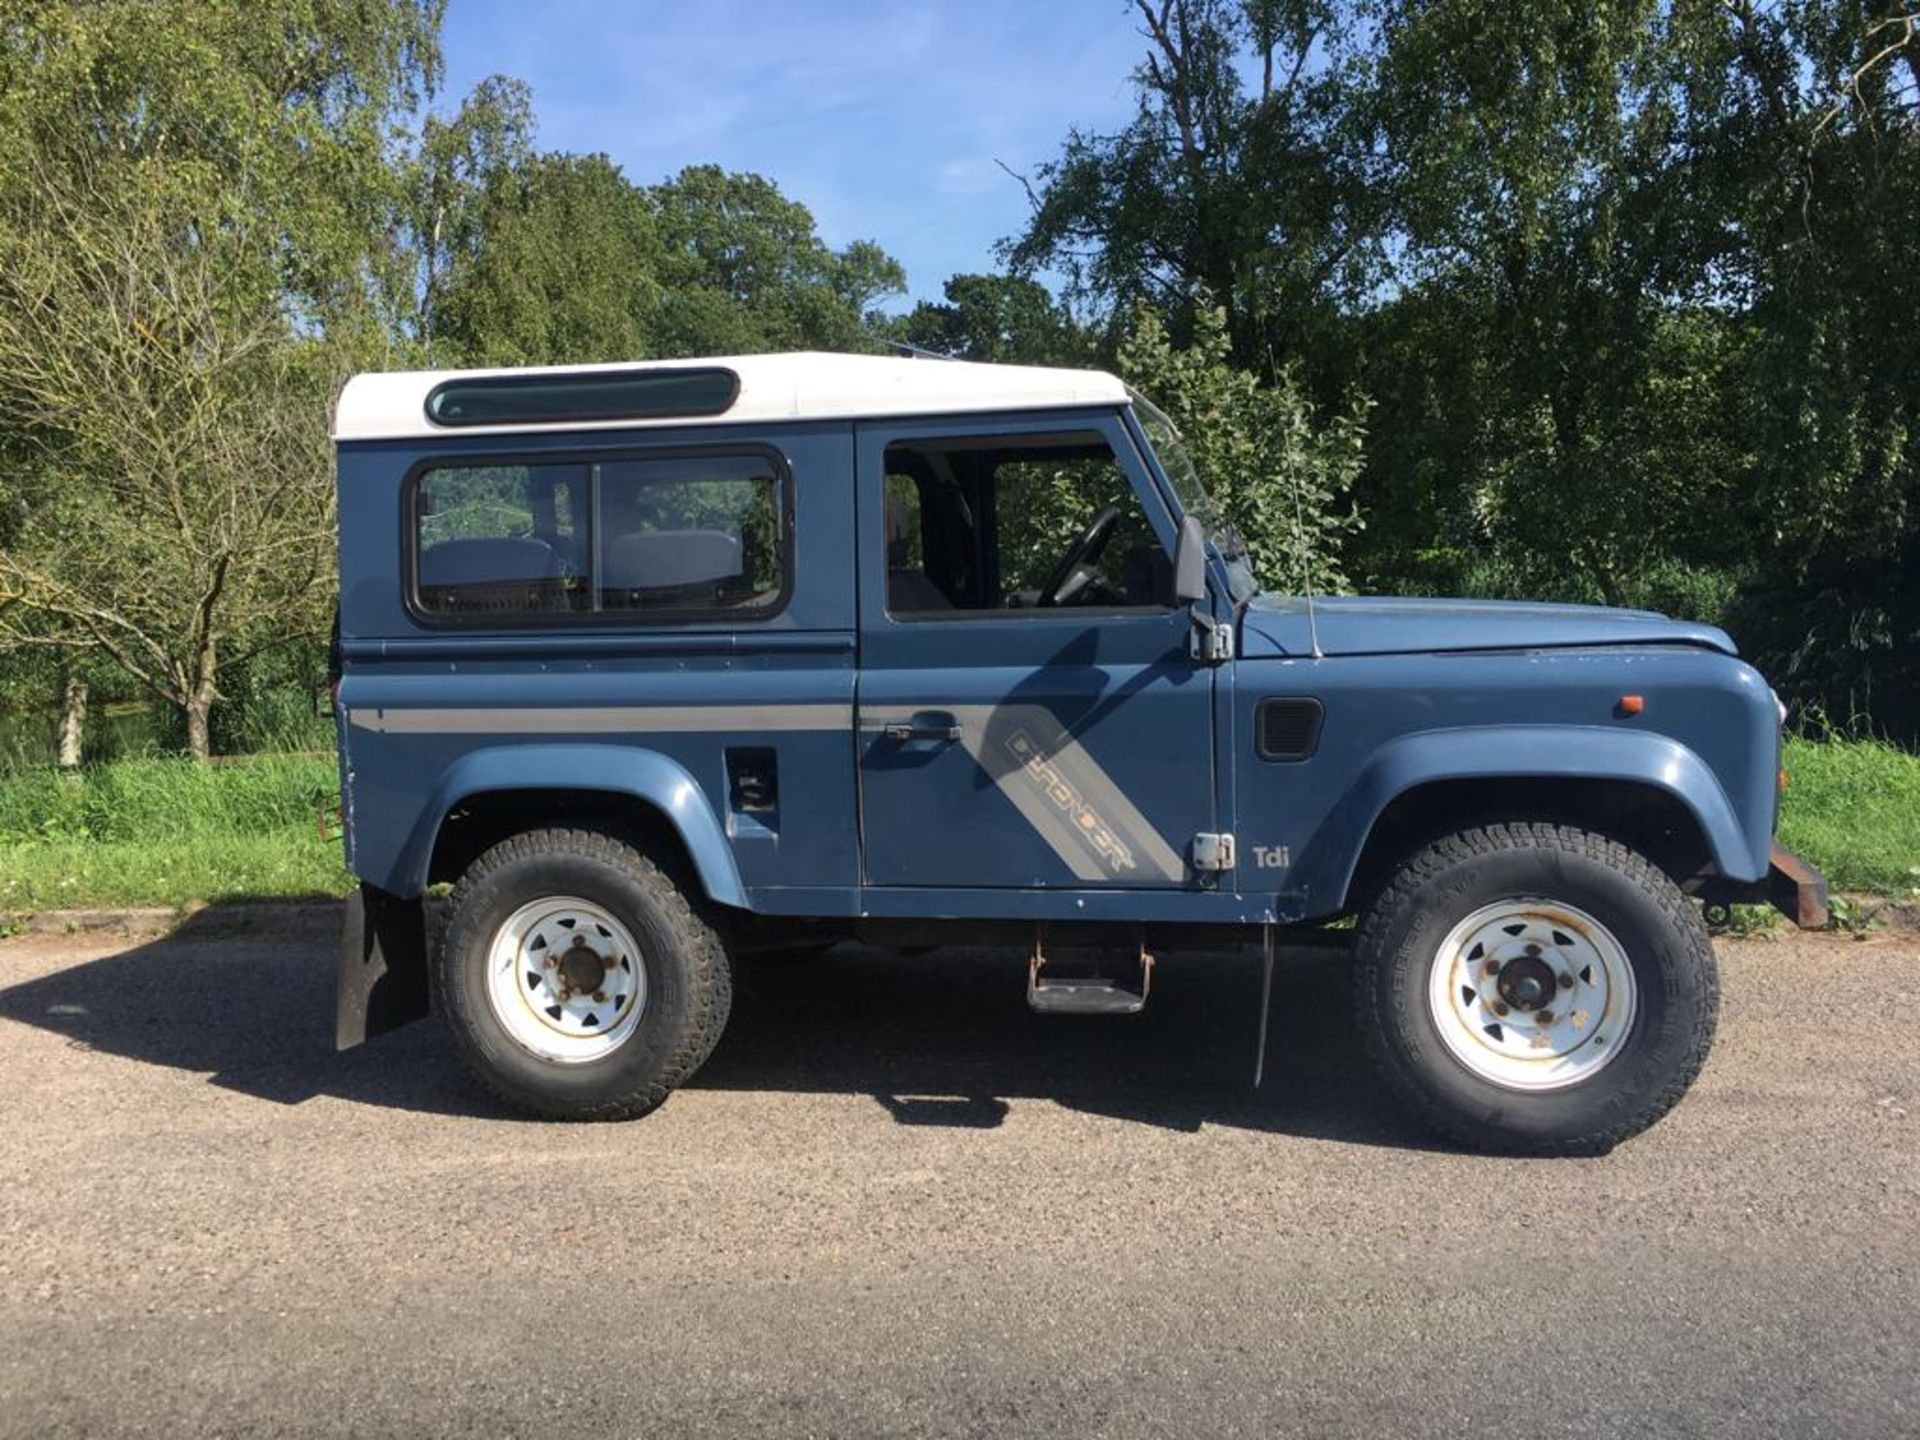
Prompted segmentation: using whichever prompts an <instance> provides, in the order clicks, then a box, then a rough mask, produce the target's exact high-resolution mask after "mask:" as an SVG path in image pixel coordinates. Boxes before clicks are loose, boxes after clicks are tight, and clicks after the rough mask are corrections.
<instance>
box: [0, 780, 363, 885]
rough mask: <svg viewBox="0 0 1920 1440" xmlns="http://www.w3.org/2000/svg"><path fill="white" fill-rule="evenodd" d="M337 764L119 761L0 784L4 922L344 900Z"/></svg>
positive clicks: (345, 880) (0, 881)
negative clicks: (92, 908)
mask: <svg viewBox="0 0 1920 1440" xmlns="http://www.w3.org/2000/svg"><path fill="white" fill-rule="evenodd" d="M337 798H338V787H337V783H336V779H335V770H334V766H333V762H332V760H330V759H328V758H325V757H320V756H290V755H285V756H283V755H269V756H259V757H255V758H252V759H248V760H245V761H238V762H234V763H230V764H221V765H194V764H192V763H190V762H188V761H186V760H176V759H143V760H119V761H115V762H113V763H111V764H107V765H101V766H96V767H94V768H92V769H90V770H88V771H86V772H85V773H84V775H82V776H81V777H80V778H78V779H69V778H66V777H63V776H60V775H56V774H54V773H52V772H50V771H38V772H34V773H31V774H25V775H18V776H13V777H10V778H7V779H0V913H20V912H29V911H35V910H48V909H56V908H63V907H69V906H87V905H174V906H177V905H184V904H187V903H188V902H190V901H196V900H225V899H235V898H239V897H243V896H244V897H256V898H273V899H284V898H288V897H297V896H315V895H343V894H345V893H346V891H347V889H348V888H349V886H350V884H351V881H350V880H349V879H348V877H347V872H346V869H345V867H344V866H343V865H342V863H341V855H340V842H339V840H338V839H332V840H327V839H322V838H321V835H320V831H319V826H318V824H317V818H316V817H317V815H318V813H319V811H320V809H321V808H322V807H323V806H324V807H326V808H327V809H329V810H331V809H332V808H333V806H334V805H335V803H336V801H337Z"/></svg>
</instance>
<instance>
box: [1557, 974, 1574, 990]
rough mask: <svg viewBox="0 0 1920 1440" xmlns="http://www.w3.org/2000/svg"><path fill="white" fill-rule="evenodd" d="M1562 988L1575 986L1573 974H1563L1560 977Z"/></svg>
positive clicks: (1566, 988)
mask: <svg viewBox="0 0 1920 1440" xmlns="http://www.w3.org/2000/svg"><path fill="white" fill-rule="evenodd" d="M1560 988H1561V989H1562V990H1571V989H1572V988H1573V977H1572V976H1571V975H1562V976H1561V977H1560Z"/></svg>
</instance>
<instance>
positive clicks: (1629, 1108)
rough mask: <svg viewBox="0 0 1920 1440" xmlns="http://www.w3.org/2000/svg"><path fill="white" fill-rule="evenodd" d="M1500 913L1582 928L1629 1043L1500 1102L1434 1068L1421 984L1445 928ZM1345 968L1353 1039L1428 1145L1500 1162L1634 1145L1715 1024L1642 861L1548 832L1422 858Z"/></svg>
mask: <svg viewBox="0 0 1920 1440" xmlns="http://www.w3.org/2000/svg"><path fill="white" fill-rule="evenodd" d="M1516 897H1526V898H1530V899H1538V900H1545V901H1549V902H1555V903H1559V904H1566V905H1572V906H1576V907H1578V908H1579V909H1580V910H1582V911H1584V912H1585V913H1587V914H1588V915H1591V916H1593V917H1594V918H1596V919H1598V920H1599V921H1600V922H1601V923H1602V924H1603V925H1604V926H1606V927H1607V928H1608V929H1609V930H1610V931H1611V932H1612V935H1613V937H1614V938H1615V939H1617V940H1618V942H1619V944H1620V946H1621V948H1622V949H1624V951H1625V953H1626V958H1627V962H1628V963H1629V964H1630V966H1631V968H1632V974H1633V982H1634V985H1635V987H1636V997H1637V1012H1636V1013H1635V1015H1634V1018H1633V1021H1632V1024H1631V1026H1630V1029H1629V1033H1628V1034H1627V1036H1626V1038H1625V1039H1624V1040H1622V1041H1619V1042H1618V1051H1617V1053H1616V1054H1615V1055H1614V1057H1613V1058H1612V1060H1610V1061H1609V1062H1608V1063H1607V1064H1606V1066H1605V1067H1604V1068H1602V1069H1600V1070H1599V1071H1598V1072H1597V1073H1595V1074H1593V1075H1592V1076H1591V1077H1590V1078H1587V1079H1583V1080H1581V1081H1580V1082H1579V1083H1577V1084H1575V1085H1573V1086H1571V1087H1570V1088H1566V1089H1560V1090H1550V1091H1544V1092H1536V1091H1516V1090H1513V1089H1509V1088H1505V1087H1503V1086H1501V1085H1497V1084H1494V1083H1491V1082H1490V1081H1488V1080H1487V1079H1484V1078H1482V1077H1481V1076H1479V1075H1476V1074H1475V1073H1473V1071H1471V1070H1470V1069H1469V1068H1468V1067H1467V1066H1466V1065H1465V1064H1463V1063H1462V1062H1461V1061H1460V1060H1459V1059H1457V1058H1456V1057H1455V1055H1453V1054H1452V1053H1450V1051H1449V1049H1448V1047H1447V1045H1446V1043H1444V1042H1443V1041H1442V1039H1441V1036H1440V1033H1439V1029H1438V1026H1437V1024H1436V1022H1435V1020H1434V1017H1433V1012H1432V1009H1431V1008H1430V1005H1429V999H1428V996H1429V988H1428V987H1429V980H1430V974H1431V968H1432V966H1433V965H1434V964H1435V963H1436V957H1437V956H1438V955H1439V953H1440V949H1441V947H1442V945H1443V943H1444V941H1445V939H1446V937H1447V936H1448V935H1449V932H1450V931H1452V930H1453V927H1455V926H1456V925H1458V924H1460V923H1462V922H1463V920H1464V918H1465V917H1467V916H1470V915H1473V914H1475V913H1476V911H1477V910H1479V909H1480V908H1481V907H1484V906H1488V905H1492V904H1497V903H1499V902H1501V901H1503V900H1509V899H1514V898H1516ZM1354 962H1355V963H1354V976H1353V980H1354V1002H1355V1011H1356V1014H1357V1016H1358V1021H1359V1027H1360V1031H1361V1034H1362V1036H1363V1037H1364V1039H1365V1042H1366V1044H1367V1047H1368V1049H1369V1050H1370V1051H1371V1052H1372V1054H1373V1057H1374V1060H1375V1062H1376V1064H1377V1065H1378V1066H1379V1068H1380V1071H1381V1073H1382V1075H1384V1076H1385V1078H1386V1080H1387V1083H1388V1084H1389V1085H1390V1086H1391V1087H1392V1089H1393V1090H1394V1092H1395V1093H1396V1094H1397V1095H1398V1096H1399V1097H1400V1099H1401V1100H1402V1101H1403V1102H1404V1103H1405V1104H1406V1105H1407V1107H1408V1108H1409V1109H1411V1110H1412V1111H1413V1112H1414V1113H1415V1114H1416V1115H1418V1116H1419V1117H1420V1118H1421V1119H1422V1120H1424V1121H1425V1122H1426V1124H1427V1125H1429V1126H1430V1127H1432V1128H1433V1129H1434V1130H1437V1131H1439V1132H1440V1133H1441V1134H1443V1135H1445V1136H1447V1137H1449V1138H1451V1139H1453V1140H1455V1141H1458V1142H1460V1143H1462V1144H1464V1145H1467V1146H1470V1147H1472V1148H1475V1149H1480V1150H1488V1151H1493V1152H1497V1153H1503V1154H1512V1155H1598V1154H1604V1153H1606V1152H1607V1151H1609V1150H1611V1149H1612V1148H1613V1147H1614V1146H1615V1145H1618V1144H1619V1143H1620V1142H1621V1141H1623V1140H1626V1139H1629V1138H1631V1137H1632V1136H1634V1135H1637V1134H1639V1133H1640V1132H1641V1131H1643V1130H1645V1129H1646V1128H1647V1127H1648V1126H1649V1125H1651V1124H1653V1123H1654V1122H1655V1121H1656V1120H1658V1119H1659V1118H1660V1117H1661V1116H1663V1115H1665V1114H1666V1113H1667V1112H1668V1111H1669V1110H1671V1109H1672V1108H1673V1107H1674V1105H1676V1104H1677V1103H1678V1102H1679V1100H1680V1098H1681V1096H1683V1095H1684V1094H1686V1092H1687V1088H1688V1087H1689V1086H1690V1085H1691V1084H1692V1083H1693V1080H1694V1078H1695V1077H1696V1076H1697V1075H1698V1074H1699V1073H1700V1068H1701V1066H1702V1065H1703V1064H1704V1063H1705V1061H1706V1058H1707V1051H1708V1048H1709V1047H1710V1045H1711V1043H1712V1040H1713V1032H1714V1025H1715V1022H1716V1019H1717V1018H1718V1014H1719V1005H1720V982H1719V972H1718V968H1717V966H1716V964H1715V962H1714V956H1713V947H1712V943H1711V941H1710V940H1709V938H1708V935H1707V930H1706V926H1705V925H1704V924H1703V923H1702V920H1701V917H1700V913H1699V911H1698V909H1697V908H1696V907H1695V906H1694V904H1693V903H1692V902H1691V901H1690V900H1688V899H1687V897H1686V896H1685V895H1683V894H1682V893H1681V892H1680V890H1679V888H1678V887H1677V886H1676V885H1675V884H1674V883H1673V881H1672V880H1671V879H1670V878H1668V876H1667V875H1666V874H1664V873H1663V872H1662V871H1660V870H1659V869H1658V868H1656V867H1655V866H1654V865H1653V864H1652V862H1650V861H1649V860H1648V859H1647V858H1646V857H1645V856H1644V855H1641V854H1639V853H1638V852H1636V851H1634V850H1632V849H1630V848H1628V847H1627V846H1625V845H1623V844H1621V843H1620V842H1618V841H1616V840H1610V839H1607V838H1605V837H1603V836H1600V835H1595V834H1591V833H1589V832H1587V831H1584V830H1579V829H1575V828H1572V827H1569V826H1564V825H1551V824H1529V823H1511V824H1498V825H1486V826H1482V827H1479V828H1475V829H1470V830H1462V831H1460V832H1459V833H1457V834H1453V835H1449V836H1446V837H1445V838H1443V839H1440V840H1437V841H1435V842H1433V843H1432V844H1430V845H1428V846H1427V847H1426V848H1425V849H1423V850H1421V851H1420V852H1418V853H1417V854H1415V855H1414V856H1413V857H1412V858H1411V859H1409V860H1407V861H1406V862H1405V863H1404V864H1403V865H1401V866H1400V868H1399V869H1398V871H1397V872H1396V873H1395V874H1394V875H1393V877H1392V879H1391V880H1390V881H1389V883H1388V884H1387V886H1386V887H1385V889H1384V890H1382V891H1381V892H1380V893H1379V895H1378V896H1377V898H1375V900H1374V901H1373V903H1372V905H1371V906H1370V907H1369V908H1368V910H1367V912H1366V914H1365V915H1364V917H1363V918H1362V920H1361V923H1360V927H1359V931H1358V934H1357V936H1356V938H1355V946H1354Z"/></svg>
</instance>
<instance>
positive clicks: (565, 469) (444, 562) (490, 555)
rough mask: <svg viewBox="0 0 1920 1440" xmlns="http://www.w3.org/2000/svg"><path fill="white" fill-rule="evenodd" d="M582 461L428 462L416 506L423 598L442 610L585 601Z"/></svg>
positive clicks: (566, 605)
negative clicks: (442, 465)
mask: <svg viewBox="0 0 1920 1440" xmlns="http://www.w3.org/2000/svg"><path fill="white" fill-rule="evenodd" d="M586 478H587V471H586V467H585V466H584V465H463V466H448V467H446V468H444V469H435V470H428V471H426V472H425V473H424V474H422V475H421V476H420V477H419V479H418V480H417V481H416V482H415V488H414V492H413V510H414V526H415V541H416V544H417V547H418V548H417V550H416V552H415V553H416V554H417V555H418V557H419V559H418V565H419V581H420V605H421V608H422V609H424V610H427V611H430V612H431V613H433V614H436V615H447V616H459V615H502V614H524V613H529V612H531V613H537V614H548V613H553V612H565V611H571V610H584V609H586V608H587V605H588V599H587V583H586V564H585V556H584V555H583V554H582V553H581V546H580V518H581V512H582V509H583V500H584V496H585V487H586Z"/></svg>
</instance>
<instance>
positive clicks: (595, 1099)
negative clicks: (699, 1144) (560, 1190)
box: [434, 830, 733, 1120]
mask: <svg viewBox="0 0 1920 1440" xmlns="http://www.w3.org/2000/svg"><path fill="white" fill-rule="evenodd" d="M450 911H451V913H450V915H449V918H448V921H447V926H446V931H445V933H444V935H443V936H442V938H441V942H440V945H439V948H438V950H437V951H436V953H435V957H434V979H435V982H436V989H437V993H438V997H439V1000H440V1007H441V1009H442V1011H443V1013H444V1014H445V1016H446V1020H447V1024H448V1027H449V1028H450V1029H451V1031H452V1033H453V1037H454V1041H455V1043H456V1045H457V1046H458V1048H459V1051H460V1054H461V1057H462V1058H463V1059H464V1060H465V1061H466V1063H467V1066H468V1068H469V1069H471V1070H472V1071H473V1073H474V1075H475V1076H476V1077H477V1078H478V1079H479V1080H480V1082H481V1083H482V1084H483V1085H485V1086H486V1087H487V1088H488V1089H489V1090H491V1091H493V1092H494V1093H495V1094H496V1095H498V1096H499V1097H500V1098H501V1099H503V1100H505V1101H507V1102H508V1103H509V1104H511V1105H513V1106H515V1107H517V1108H519V1109H521V1110H525V1111H528V1112H530V1113H532V1114H535V1115H539V1116H542V1117H544V1118H548V1119H556V1120H625V1119H631V1118H633V1117H636V1116H639V1115H644V1114H646V1113H647V1112H648V1111H649V1110H652V1109H653V1108H654V1107H655V1106H657V1105H659V1104H660V1103H661V1101H663V1100H665V1099H666V1098H667V1096H668V1094H669V1093H671V1092H672V1090H673V1089H674V1088H675V1087H676V1086H678V1085H679V1084H681V1083H682V1082H683V1081H684V1080H686V1079H687V1077H688V1076H690V1075H691V1074H692V1073H693V1072H694V1070H696V1069H697V1068H698V1067H699V1065H700V1063H701V1062H702V1061H704V1060H705V1059H706V1058H707V1056H708V1055H709V1054H710V1053H712V1050H713V1047H714V1045H715V1044H716V1043H717V1042H718V1041H719V1038H720V1032H721V1031H722V1030H723V1029H724V1028H725V1026H726V1021H727V1013H728V1011H729V1009H730V1008H731V1005H732V999H733V988H732V977H731V973H730V971H729V968H728V963H727V955H726V951H725V949H724V948H723V947H722V945H721V943H720V939H719V937H718V936H717V935H716V934H715V933H714V931H713V928H712V927H711V926H710V925H708V924H707V923H706V921H704V920H703V919H701V917H700V915H699V914H698V912H697V911H696V910H695V909H694V908H693V906H692V905H691V904H689V903H688V899H687V897H686V896H685V895H684V894H682V893H681V891H680V889H679V887H677V886H676V885H675V884H674V883H673V882H672V881H671V880H670V879H668V878H667V876H666V875H665V874H663V873H662V872H661V871H660V870H659V869H658V868H656V867H655V866H654V865H653V864H652V863H651V862H650V861H648V860H647V859H646V858H645V857H643V856H642V855H640V854H639V852H637V851H635V850H634V849H632V848H631V847H630V846H628V845H625V844H623V843H622V842H620V841H618V840H616V839H614V838H612V837H611V836H608V835H603V834H599V833H597V832H594V831H585V830H534V831H528V832H526V833H525V834H521V835H515V836H513V837H511V838H509V839H507V840H503V841H501V842H500V843H499V844H498V845H495V846H494V847H493V848H492V849H491V850H488V851H487V852H486V853H485V854H484V855H482V856H481V857H480V858H479V859H478V860H477V861H475V862H474V864H473V866H472V868H470V869H469V870H468V871H467V873H466V874H465V875H464V876H463V877H462V878H461V881H460V883H459V885H457V886H456V887H455V889H454V892H453V897H452V900H451V902H450Z"/></svg>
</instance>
